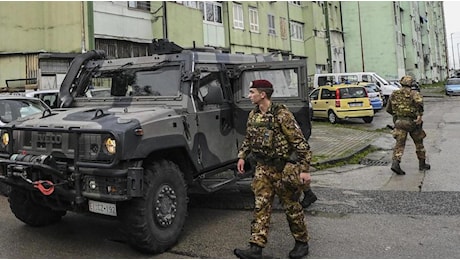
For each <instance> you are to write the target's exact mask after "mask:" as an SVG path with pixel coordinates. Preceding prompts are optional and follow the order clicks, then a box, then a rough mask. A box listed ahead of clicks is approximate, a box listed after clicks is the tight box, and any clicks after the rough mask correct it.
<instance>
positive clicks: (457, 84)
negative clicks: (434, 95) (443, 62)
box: [444, 78, 460, 96]
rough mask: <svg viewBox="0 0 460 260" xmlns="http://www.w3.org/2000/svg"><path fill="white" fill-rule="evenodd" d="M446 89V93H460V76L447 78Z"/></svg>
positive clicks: (450, 94)
mask: <svg viewBox="0 0 460 260" xmlns="http://www.w3.org/2000/svg"><path fill="white" fill-rule="evenodd" d="M444 89H445V92H446V95H449V96H452V95H460V78H450V79H447V81H446V84H445V85H444Z"/></svg>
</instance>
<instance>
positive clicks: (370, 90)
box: [366, 86, 377, 93]
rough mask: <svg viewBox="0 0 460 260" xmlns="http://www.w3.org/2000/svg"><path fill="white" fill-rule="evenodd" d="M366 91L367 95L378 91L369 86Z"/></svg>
mask: <svg viewBox="0 0 460 260" xmlns="http://www.w3.org/2000/svg"><path fill="white" fill-rule="evenodd" d="M366 90H367V93H375V92H377V91H375V89H374V88H373V87H371V86H367V87H366Z"/></svg>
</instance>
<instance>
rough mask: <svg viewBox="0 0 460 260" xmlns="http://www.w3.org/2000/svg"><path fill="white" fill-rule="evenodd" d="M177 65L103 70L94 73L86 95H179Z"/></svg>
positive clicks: (178, 70)
mask: <svg viewBox="0 0 460 260" xmlns="http://www.w3.org/2000/svg"><path fill="white" fill-rule="evenodd" d="M180 81H181V70H180V67H179V66H164V67H161V68H150V69H148V70H147V69H142V70H125V71H123V72H120V71H104V72H102V73H100V74H96V75H95V76H94V77H93V78H92V80H91V83H90V86H89V87H88V91H89V92H90V93H91V94H86V96H88V97H110V96H112V97H123V96H126V97H142V96H144V97H145V96H150V97H152V96H156V97H158V96H162V97H177V96H179V95H180V89H179V88H180V85H181V84H180Z"/></svg>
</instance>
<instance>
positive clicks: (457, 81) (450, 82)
mask: <svg viewBox="0 0 460 260" xmlns="http://www.w3.org/2000/svg"><path fill="white" fill-rule="evenodd" d="M447 85H460V78H458V79H448V80H447Z"/></svg>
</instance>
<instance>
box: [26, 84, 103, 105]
mask: <svg viewBox="0 0 460 260" xmlns="http://www.w3.org/2000/svg"><path fill="white" fill-rule="evenodd" d="M86 96H87V97H110V88H94V89H90V90H89V91H87V92H86ZM26 97H34V98H38V99H41V100H43V101H44V102H45V103H46V104H47V105H48V106H49V107H50V108H58V107H61V99H60V98H59V89H45V90H37V91H29V92H26Z"/></svg>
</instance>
